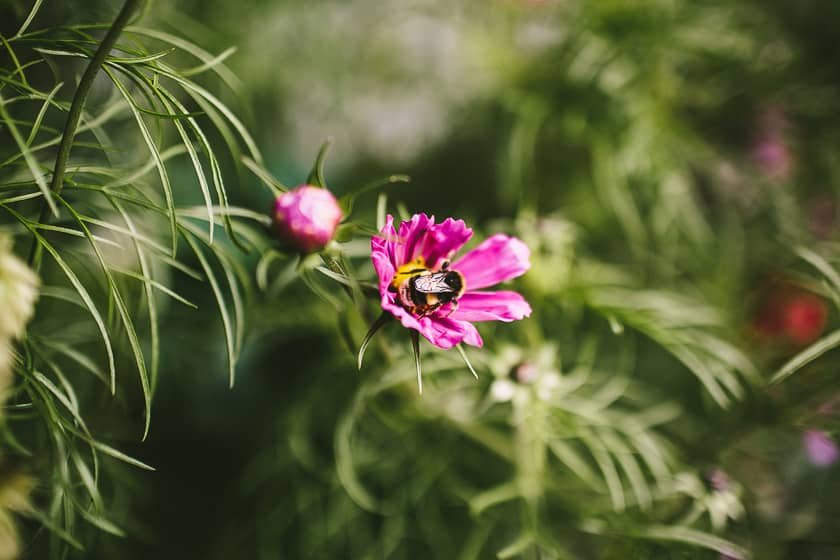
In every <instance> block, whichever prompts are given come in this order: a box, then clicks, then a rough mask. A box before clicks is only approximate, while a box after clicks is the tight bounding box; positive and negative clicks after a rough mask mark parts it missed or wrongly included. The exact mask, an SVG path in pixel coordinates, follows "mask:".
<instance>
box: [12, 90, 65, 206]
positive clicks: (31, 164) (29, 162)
mask: <svg viewBox="0 0 840 560" xmlns="http://www.w3.org/2000/svg"><path fill="white" fill-rule="evenodd" d="M0 118H2V119H3V121H4V122H5V123H6V127H7V128H8V129H9V134H11V135H12V139H13V140H14V141H15V144H17V146H18V150H19V153H20V154H21V155H22V156H23V159H24V161H25V162H26V166H27V167H28V168H29V172H30V173H31V174H32V178H33V179H35V183H36V184H37V185H38V188H39V189H40V190H41V193H42V194H43V195H44V199H45V200H46V201H47V204H48V205H49V207H50V210H51V211H52V213H53V215H54V216H58V207H57V206H56V205H55V200H53V195H52V192H51V191H50V188H49V186H47V181H46V180H45V179H44V174H43V173H42V172H41V164H39V163H38V160H37V159H35V156H34V155H33V154H32V150H31V148H30V147H29V145H28V144H27V143H26V141H25V140H24V139H23V136H21V134H20V131H19V130H18V128H17V126H16V125H15V122H14V120H13V119H12V117H11V115H9V112H8V111H6V102H5V100H4V99H3V97H2V96H0Z"/></svg>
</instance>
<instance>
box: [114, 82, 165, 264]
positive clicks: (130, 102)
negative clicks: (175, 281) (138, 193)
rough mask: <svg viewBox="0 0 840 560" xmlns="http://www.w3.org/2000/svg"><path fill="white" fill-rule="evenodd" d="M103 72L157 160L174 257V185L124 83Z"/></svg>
mask: <svg viewBox="0 0 840 560" xmlns="http://www.w3.org/2000/svg"><path fill="white" fill-rule="evenodd" d="M102 71H103V72H105V74H107V75H108V77H109V78H111V81H112V82H113V83H114V86H115V87H116V88H117V89H118V90H119V92H120V93H121V94H122V96H123V98H124V99H125V100H126V102H128V107H129V109H130V110H131V113H132V114H133V115H134V120H135V121H136V122H137V126H138V128H139V129H140V133H141V134H142V136H143V140H144V141H145V142H146V146H147V147H148V148H149V152H150V153H151V154H152V158H153V159H154V160H155V167H156V168H157V170H158V176H159V177H160V181H161V184H162V185H163V193H164V196H165V198H166V206H167V209H168V211H169V216H168V217H169V236H170V238H171V242H172V255H173V256H174V255H175V253H176V252H177V246H178V226H177V224H176V221H175V201H174V197H173V195H172V185H171V184H170V183H169V173H168V172H167V171H166V165H165V164H164V162H163V158H162V157H161V155H160V150H158V147H157V144H155V141H154V139H153V138H152V135H151V133H150V132H149V128H148V127H147V126H146V122H145V121H144V120H143V116H142V115H141V114H140V111H138V110H137V108H136V103H135V101H134V98H133V97H132V96H131V94H130V93H129V92H128V90H127V89H126V87H125V86H124V85H123V84H122V82H120V81H119V80H118V79H117V77H116V76H115V75H114V73H113V72H111V71H110V70H109V69H108V68H107V67H103V68H102Z"/></svg>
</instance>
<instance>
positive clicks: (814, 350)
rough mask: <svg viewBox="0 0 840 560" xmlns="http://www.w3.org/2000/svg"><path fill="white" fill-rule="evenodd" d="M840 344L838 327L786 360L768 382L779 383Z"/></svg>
mask: <svg viewBox="0 0 840 560" xmlns="http://www.w3.org/2000/svg"><path fill="white" fill-rule="evenodd" d="M838 346H840V329H838V330H836V331H834V332H832V333H831V334H828V335H826V336H824V337H822V338H821V339H819V340H818V341H816V342H815V343H813V344H811V345H810V346H808V347H807V348H805V350H803V351H802V352H800V353H799V354H797V355H796V356H794V357H793V358H791V359H790V360H788V361H787V363H785V364H784V365H783V366H782V367H781V368H779V371H777V372H776V373H774V374H773V377H771V378H770V384H771V385H774V384H776V383H781V382H782V381H784V380H785V379H787V378H788V377H790V376H791V375H793V374H794V373H796V372H797V371H799V370H800V369H802V368H803V367H805V366H806V365H807V364H809V363H811V362H813V361H814V360H816V359H817V358H819V357H820V356H822V355H823V354H825V353H826V352H828V351H829V350H833V349H835V348H837V347H838Z"/></svg>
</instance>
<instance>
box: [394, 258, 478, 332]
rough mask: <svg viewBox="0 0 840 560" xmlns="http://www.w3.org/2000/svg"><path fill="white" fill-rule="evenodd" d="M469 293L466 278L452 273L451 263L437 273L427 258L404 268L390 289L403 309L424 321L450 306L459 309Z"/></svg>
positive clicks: (401, 268)
mask: <svg viewBox="0 0 840 560" xmlns="http://www.w3.org/2000/svg"><path fill="white" fill-rule="evenodd" d="M465 289H466V283H465V282H464V276H463V275H462V274H461V273H460V272H458V271H457V270H451V269H450V268H449V261H444V262H443V264H442V265H441V267H440V270H437V271H435V270H431V269H429V268H427V267H426V263H425V261H424V260H423V257H417V259H415V260H414V261H412V262H410V263H406V264H404V265H402V266H401V267H400V268H399V269H398V270H397V272H396V274H394V280H393V281H392V282H391V286H390V290H391V291H392V292H396V293H397V296H398V297H399V300H400V303H402V305H403V307H405V308H406V309H407V310H408V311H409V312H411V313H414V314H415V315H419V316H420V317H423V316H425V315H428V314H430V313H432V312H434V311H435V310H437V309H438V308H440V307H441V306H443V305H445V304H447V303H452V304H454V305H457V304H458V298H459V297H461V296H462V295H463V294H464V290H465ZM453 311H454V309H453Z"/></svg>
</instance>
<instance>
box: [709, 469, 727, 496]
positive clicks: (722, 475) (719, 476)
mask: <svg viewBox="0 0 840 560" xmlns="http://www.w3.org/2000/svg"><path fill="white" fill-rule="evenodd" d="M706 480H707V481H708V483H709V486H711V487H712V490H714V491H715V492H726V491H728V490H729V488H730V487H731V486H732V483H731V481H730V480H729V475H727V474H726V472H724V471H723V469H718V468H715V469H712V470H711V471H710V472H709V473H708V474H707V475H706Z"/></svg>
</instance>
